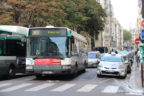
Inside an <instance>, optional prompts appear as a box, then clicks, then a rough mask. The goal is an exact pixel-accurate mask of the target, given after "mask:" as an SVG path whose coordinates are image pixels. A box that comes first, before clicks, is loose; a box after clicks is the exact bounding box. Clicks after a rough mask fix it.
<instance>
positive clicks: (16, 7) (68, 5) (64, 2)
mask: <svg viewBox="0 0 144 96" xmlns="http://www.w3.org/2000/svg"><path fill="white" fill-rule="evenodd" d="M2 2H4V3H5V4H7V5H8V6H9V7H7V6H4V8H5V9H4V10H1V11H0V12H2V13H1V14H2V15H4V16H7V19H6V18H5V19H2V20H1V21H0V23H1V22H4V23H5V24H8V23H9V24H15V25H23V26H29V25H32V26H46V25H54V26H62V27H69V28H71V29H73V30H75V31H77V32H78V33H80V32H81V31H82V32H87V33H88V34H90V35H91V36H95V35H98V34H99V32H101V31H102V30H103V28H104V23H105V21H104V20H105V19H104V18H105V17H106V14H105V12H104V10H103V8H102V7H101V5H100V4H99V3H97V2H96V1H95V0H2ZM2 15H1V16H0V18H3V17H4V16H2ZM1 24H2V23H1Z"/></svg>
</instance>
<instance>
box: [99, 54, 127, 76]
mask: <svg viewBox="0 0 144 96" xmlns="http://www.w3.org/2000/svg"><path fill="white" fill-rule="evenodd" d="M127 62H128V61H125V60H124V58H123V55H119V54H113V53H112V54H105V55H104V56H103V57H102V58H101V61H100V63H99V65H98V68H97V76H98V77H100V76H101V75H111V76H119V77H122V78H125V77H126V76H127V68H128V64H127Z"/></svg>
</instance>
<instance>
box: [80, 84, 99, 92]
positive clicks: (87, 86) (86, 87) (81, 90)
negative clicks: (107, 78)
mask: <svg viewBox="0 0 144 96" xmlns="http://www.w3.org/2000/svg"><path fill="white" fill-rule="evenodd" d="M97 86H98V85H94V84H87V85H85V86H84V87H82V88H80V89H79V90H78V92H90V91H91V90H93V89H94V88H95V87H97Z"/></svg>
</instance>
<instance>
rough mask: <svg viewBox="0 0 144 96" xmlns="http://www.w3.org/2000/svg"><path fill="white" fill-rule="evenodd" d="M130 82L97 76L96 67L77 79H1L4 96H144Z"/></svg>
mask: <svg viewBox="0 0 144 96" xmlns="http://www.w3.org/2000/svg"><path fill="white" fill-rule="evenodd" d="M129 78H130V74H128V76H127V78H126V79H120V78H117V77H107V76H104V77H101V78H98V77H97V76H96V68H88V69H87V70H86V72H85V73H80V74H78V75H77V76H76V77H71V76H48V77H44V78H42V79H40V80H38V79H36V78H35V76H23V75H18V76H17V77H16V78H14V79H11V80H0V96H142V94H139V93H135V92H133V90H131V89H130V88H129V86H128V82H129Z"/></svg>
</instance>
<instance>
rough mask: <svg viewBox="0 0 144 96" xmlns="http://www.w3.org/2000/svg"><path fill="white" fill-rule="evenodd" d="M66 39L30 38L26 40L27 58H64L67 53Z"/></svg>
mask: <svg viewBox="0 0 144 96" xmlns="http://www.w3.org/2000/svg"><path fill="white" fill-rule="evenodd" d="M66 41H67V38H66V37H31V38H28V42H30V43H29V44H30V45H29V44H28V46H29V47H30V48H28V53H27V54H28V56H37V57H50V58H51V57H53V58H56V57H61V58H63V57H65V56H66V53H67V47H66V46H67V44H66V43H67V42H66Z"/></svg>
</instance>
